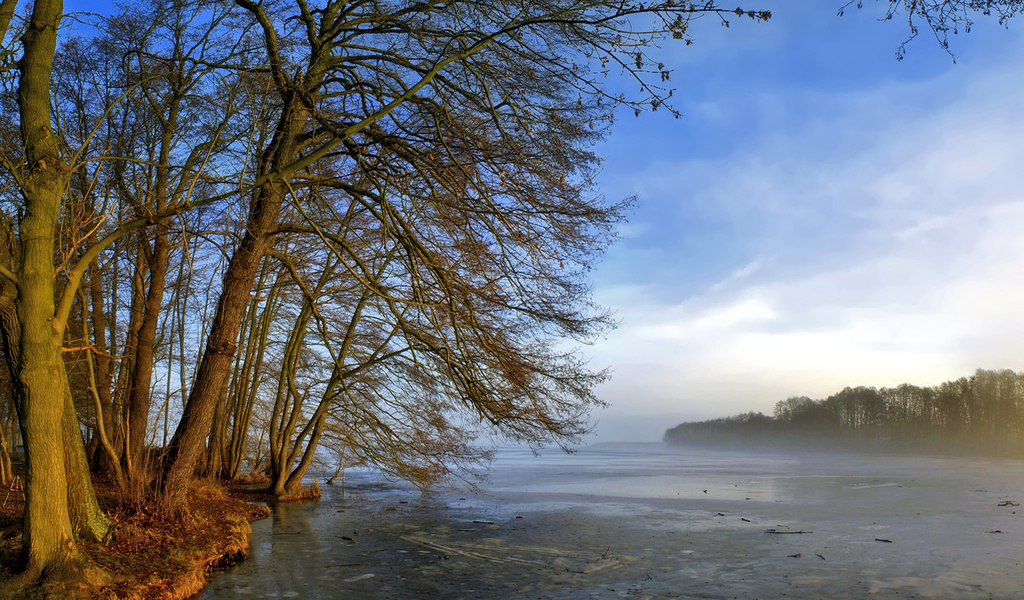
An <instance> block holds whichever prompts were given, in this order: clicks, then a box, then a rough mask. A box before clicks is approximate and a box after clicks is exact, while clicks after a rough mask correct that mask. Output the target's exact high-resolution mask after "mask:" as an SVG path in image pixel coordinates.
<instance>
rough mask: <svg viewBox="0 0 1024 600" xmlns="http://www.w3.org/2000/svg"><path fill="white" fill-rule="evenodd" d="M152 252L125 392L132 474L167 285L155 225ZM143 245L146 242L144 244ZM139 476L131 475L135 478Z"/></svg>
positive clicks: (142, 443)
mask: <svg viewBox="0 0 1024 600" xmlns="http://www.w3.org/2000/svg"><path fill="white" fill-rule="evenodd" d="M154 235H155V239H154V240H153V248H152V251H151V252H147V256H146V264H147V266H148V271H149V286H148V288H147V290H146V300H145V303H144V304H143V307H142V315H141V316H142V319H141V322H140V324H139V329H138V331H137V333H136V337H135V353H134V354H135V360H134V361H133V367H134V368H133V369H132V375H131V386H130V388H129V391H128V439H129V446H128V452H129V453H130V455H131V457H130V458H131V460H130V463H131V464H132V465H133V467H134V470H135V471H138V470H139V469H143V468H145V461H144V454H145V450H146V430H147V429H148V427H149V409H150V403H151V400H152V394H151V391H152V389H151V388H152V382H153V365H154V360H155V359H154V355H155V348H156V334H157V325H158V324H159V320H160V309H161V308H162V307H163V301H164V288H165V287H166V283H167V255H168V253H169V252H170V241H169V240H168V239H167V228H166V226H164V225H163V224H161V225H158V226H157V228H156V231H155V234H154ZM143 243H145V242H143ZM139 474H140V473H138V472H136V473H130V474H129V476H130V477H136V476H138V475H139Z"/></svg>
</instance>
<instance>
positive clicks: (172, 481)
mask: <svg viewBox="0 0 1024 600" xmlns="http://www.w3.org/2000/svg"><path fill="white" fill-rule="evenodd" d="M307 118H308V112H307V109H306V108H305V106H304V105H303V103H302V101H301V100H300V98H299V97H298V95H297V94H296V93H295V92H289V93H288V94H286V95H285V98H284V107H283V109H282V114H281V118H280V120H279V122H278V126H277V129H276V131H275V134H274V138H273V140H271V143H270V144H269V146H268V147H267V149H266V150H265V151H264V153H263V156H262V157H261V160H260V168H259V172H258V173H257V175H258V176H262V175H265V174H268V173H273V172H274V171H276V170H277V169H278V167H279V166H283V165H287V164H289V163H291V162H292V161H293V160H294V158H295V156H296V154H297V143H298V137H299V134H301V133H302V131H303V129H304V127H305V125H306V120H307ZM285 193H286V186H285V185H283V184H282V183H280V182H273V181H271V182H268V183H266V184H264V185H262V186H261V187H259V188H258V189H257V190H256V192H255V193H254V197H253V200H252V204H251V205H250V208H249V216H248V218H247V219H246V227H245V234H244V236H243V237H242V241H241V243H240V244H239V245H238V248H237V249H236V250H235V252H234V254H232V256H231V260H230V261H229V262H228V268H227V270H226V271H225V273H224V282H223V287H222V288H221V293H220V298H219V299H218V302H217V310H216V312H215V313H214V317H213V322H212V323H211V325H210V332H209V335H208V336H207V342H206V349H205V351H204V352H203V358H202V360H201V361H200V363H199V368H198V369H197V370H196V375H195V381H194V382H193V384H192V389H191V390H190V392H189V397H188V400H187V401H186V402H185V408H184V411H183V412H182V416H181V420H180V421H179V422H178V426H177V428H176V429H175V430H174V437H172V438H171V442H170V443H169V444H168V447H167V451H166V454H165V456H166V459H167V460H166V463H165V464H166V467H165V471H164V477H163V480H162V482H161V489H160V492H161V503H162V505H163V507H164V509H165V510H168V511H170V512H181V511H184V510H187V509H188V505H187V499H188V488H189V485H190V483H191V481H192V480H193V479H194V478H195V472H196V469H197V468H198V467H199V466H200V461H201V459H202V456H203V451H204V449H205V448H206V442H207V437H208V435H209V433H210V426H211V424H212V422H213V413H214V411H215V410H216V408H217V403H218V402H219V400H220V398H221V396H222V394H223V393H224V386H226V385H227V383H228V375H229V374H230V373H231V365H232V361H233V357H234V355H235V352H237V350H238V334H239V330H240V329H241V325H242V318H243V317H244V315H245V311H246V308H247V307H248V305H249V301H250V300H251V299H252V295H251V291H252V287H253V283H254V282H255V280H256V274H257V272H258V270H259V267H260V263H261V262H262V261H263V257H264V256H265V255H266V254H267V251H268V250H269V249H270V248H271V246H272V245H273V243H274V230H275V229H276V226H277V223H278V220H279V218H280V214H281V207H282V205H283V203H284V198H285Z"/></svg>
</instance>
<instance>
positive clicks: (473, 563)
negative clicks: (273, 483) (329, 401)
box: [202, 445, 1024, 599]
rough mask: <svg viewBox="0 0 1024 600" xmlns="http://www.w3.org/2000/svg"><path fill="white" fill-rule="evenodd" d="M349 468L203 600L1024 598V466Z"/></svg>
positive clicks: (830, 461)
mask: <svg viewBox="0 0 1024 600" xmlns="http://www.w3.org/2000/svg"><path fill="white" fill-rule="evenodd" d="M348 480H349V484H350V485H349V487H348V488H347V489H346V490H345V494H342V493H341V490H339V489H333V488H330V487H327V486H325V488H326V489H325V492H326V493H325V495H324V498H323V500H322V501H321V502H320V503H317V504H306V505H298V506H279V507H276V508H275V510H274V515H273V517H272V519H268V520H265V521H261V522H258V523H256V524H254V532H255V536H254V544H253V552H252V554H251V556H250V559H249V560H247V561H246V562H245V563H243V564H242V565H240V566H239V567H237V568H235V569H233V570H232V571H230V572H228V573H223V574H219V575H217V576H216V578H215V579H214V582H213V584H212V586H211V587H210V588H209V589H208V590H207V591H206V592H205V594H204V595H203V596H202V598H207V599H227V598H282V597H302V598H335V597H358V598H371V599H372V598H412V597H430V598H439V599H448V598H451V599H455V598H523V599H526V598H538V597H539V598H563V599H590V598H619V597H634V598H652V599H653V598H691V597H710V598H733V597H740V598H759V597H760V598H775V597H780V596H782V595H783V594H785V595H786V596H787V597H825V598H864V597H867V596H868V595H869V594H870V595H872V597H876V596H877V597H883V598H888V597H891V598H903V597H908V596H909V597H913V596H917V597H933V598H1020V597H1024V571H1022V569H1021V568H1020V566H1019V564H1018V563H1019V562H1020V556H1021V545H1022V541H1024V513H1020V514H1018V511H1019V508H1017V507H1015V503H1017V502H1019V501H1021V500H1022V499H1024V463H1021V462H1016V461H985V460H966V459H942V458H923V457H916V458H908V457H898V458H897V457H879V456H818V455H810V454H808V455H792V454H757V453H751V452H720V451H688V450H679V449H670V448H665V447H662V446H660V445H650V446H620V445H606V446H599V447H593V448H585V449H582V450H581V451H580V452H578V453H577V454H575V455H564V454H560V453H557V452H554V451H552V452H550V453H547V454H545V455H544V456H542V457H540V458H536V457H534V456H532V455H531V454H530V452H529V451H525V450H518V449H514V450H508V451H503V452H501V453H499V454H498V458H497V460H496V461H495V464H494V469H493V473H492V475H491V477H490V480H489V481H488V482H486V483H484V484H483V485H482V486H481V488H482V489H481V491H480V492H479V493H472V494H471V493H469V492H467V491H452V492H447V491H438V492H433V493H430V494H420V493H419V492H417V491H415V490H413V489H411V488H409V487H407V486H404V485H401V484H398V483H395V484H384V485H377V484H375V483H374V482H375V481H376V480H377V476H376V475H374V474H368V473H363V474H362V476H359V475H353V476H350V477H349V479H348ZM353 481H356V484H355V485H352V482H353ZM1004 503H1005V504H1004Z"/></svg>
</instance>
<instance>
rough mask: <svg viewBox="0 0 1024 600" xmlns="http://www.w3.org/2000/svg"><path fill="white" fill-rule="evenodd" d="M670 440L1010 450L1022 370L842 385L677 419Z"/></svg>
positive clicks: (1023, 400) (1020, 406)
mask: <svg viewBox="0 0 1024 600" xmlns="http://www.w3.org/2000/svg"><path fill="white" fill-rule="evenodd" d="M663 439H664V441H665V442H667V443H669V444H674V445H715V446H718V445H747V446H749V445H756V446H772V445H782V446H786V447H801V446H803V447H808V448H816V449H817V448H822V447H832V448H835V449H850V448H862V449H888V450H922V451H934V452H960V451H966V452H977V453H983V454H997V455H1008V454H1013V453H1017V452H1019V451H1020V450H1021V449H1024V372H1020V373H1018V372H1015V371H1012V370H1009V369H1003V370H985V369H978V370H977V371H975V373H974V374H973V375H971V376H969V377H960V378H959V379H955V380H951V381H946V382H943V383H941V384H939V385H935V386H929V387H920V386H916V385H913V384H909V383H903V384H900V385H897V386H894V387H883V388H875V387H864V386H858V387H846V388H844V389H843V390H842V391H839V392H837V393H835V394H832V395H831V396H829V397H827V398H825V399H819V400H815V399H811V398H808V397H807V396H796V397H791V398H787V399H785V400H781V401H779V402H778V403H777V404H776V405H775V410H774V412H773V414H772V415H765V414H763V413H761V412H753V411H751V412H747V413H742V414H738V415H733V416H729V417H723V418H718V419H712V420H706V421H697V422H687V423H680V424H679V425H676V426H675V427H672V428H670V429H668V430H667V431H666V432H665V435H664V438H663Z"/></svg>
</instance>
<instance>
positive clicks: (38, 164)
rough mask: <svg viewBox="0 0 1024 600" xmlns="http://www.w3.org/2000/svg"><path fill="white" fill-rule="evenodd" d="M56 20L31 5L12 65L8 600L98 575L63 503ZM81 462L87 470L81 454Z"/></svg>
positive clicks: (41, 4) (42, 3)
mask: <svg viewBox="0 0 1024 600" xmlns="http://www.w3.org/2000/svg"><path fill="white" fill-rule="evenodd" d="M62 12H63V3H62V1H61V0H36V2H35V4H34V6H33V10H32V16H31V17H30V19H29V22H28V28H27V29H26V31H25V34H24V37H23V38H22V40H23V43H24V47H25V51H24V55H23V56H22V58H21V60H20V61H19V63H18V68H19V71H20V78H19V82H18V107H19V110H20V117H21V137H22V141H23V142H24V145H25V158H26V162H27V168H26V171H25V172H24V173H23V174H22V184H23V185H22V196H23V199H24V215H23V217H22V219H21V222H20V224H19V231H18V233H19V239H20V242H21V248H20V250H21V264H20V268H19V269H18V271H17V272H16V273H17V278H18V282H17V285H18V297H17V301H16V307H17V313H18V321H19V323H20V325H21V330H20V338H21V339H20V344H19V345H20V348H19V349H20V355H19V357H18V359H19V360H18V362H19V363H20V364H19V365H18V367H19V368H18V370H17V372H16V373H15V374H14V376H15V379H16V380H17V381H16V385H17V387H18V389H19V392H20V402H19V403H18V404H20V414H19V417H20V420H21V431H22V435H23V437H24V440H25V451H26V455H27V464H28V470H27V476H26V481H25V512H24V516H23V525H22V550H21V564H22V567H23V572H22V574H21V575H20V576H19V577H18V578H17V579H16V580H13V581H11V582H10V583H9V584H8V586H7V587H5V588H4V589H3V590H2V592H0V593H2V594H3V595H10V596H12V597H13V596H15V595H16V594H17V593H18V591H17V588H18V586H20V585H25V584H27V583H31V582H35V581H36V580H37V579H39V578H42V579H44V581H51V580H52V581H61V580H66V579H70V578H76V579H81V578H83V577H84V578H86V579H90V576H91V575H92V574H94V573H96V571H95V570H93V569H91V568H89V567H88V561H87V559H86V557H85V555H84V554H82V552H81V551H80V550H79V549H78V545H77V544H76V543H75V532H74V529H73V526H72V515H71V511H70V510H69V504H68V497H69V486H68V476H69V475H71V476H72V478H74V477H77V476H78V475H80V474H78V473H71V472H70V471H71V469H74V468H81V467H82V465H77V464H69V463H68V462H67V461H66V460H65V458H66V456H65V448H66V447H67V444H66V435H65V432H66V431H67V430H66V429H65V427H66V425H68V424H69V423H68V421H67V420H66V418H67V416H68V413H67V410H68V401H69V400H70V398H69V397H68V396H67V395H66V394H65V390H66V389H67V375H66V373H65V370H64V359H63V357H62V356H61V340H62V338H63V334H64V326H63V323H59V322H57V319H55V318H54V317H55V303H54V293H55V289H54V283H55V282H54V265H53V249H54V236H55V231H56V224H57V219H58V217H59V215H60V207H61V199H62V196H63V194H64V190H65V187H66V186H67V183H68V179H69V169H68V167H67V165H66V164H65V163H64V162H63V160H61V158H60V153H59V146H58V144H57V141H56V139H54V135H53V131H52V129H51V127H50V73H51V67H52V64H53V55H54V51H55V49H56V45H57V29H58V26H59V24H60V19H61V15H62ZM55 384H56V385H55ZM75 431H76V434H77V438H78V444H77V447H81V435H80V434H78V427H77V420H76V421H75ZM82 458H83V463H84V458H85V452H84V448H82ZM87 475H88V473H86V476H87ZM90 491H91V489H90ZM93 580H94V581H95V578H93Z"/></svg>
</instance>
